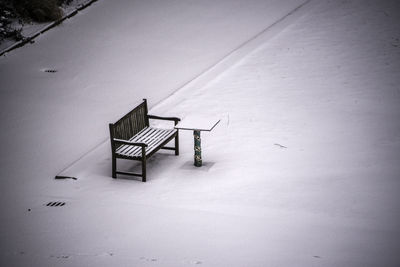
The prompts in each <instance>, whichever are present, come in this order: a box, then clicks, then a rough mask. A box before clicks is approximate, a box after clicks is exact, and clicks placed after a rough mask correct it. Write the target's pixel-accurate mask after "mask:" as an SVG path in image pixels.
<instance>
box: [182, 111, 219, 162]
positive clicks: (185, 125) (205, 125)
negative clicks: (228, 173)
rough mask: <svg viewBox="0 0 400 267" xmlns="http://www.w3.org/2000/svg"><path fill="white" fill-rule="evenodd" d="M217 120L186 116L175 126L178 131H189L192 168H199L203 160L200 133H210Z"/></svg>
mask: <svg viewBox="0 0 400 267" xmlns="http://www.w3.org/2000/svg"><path fill="white" fill-rule="evenodd" d="M219 121H220V120H219V119H218V118H215V117H211V118H210V117H206V116H187V117H185V118H184V119H183V121H180V122H179V123H178V124H177V125H175V129H178V130H191V131H193V137H194V166H196V167H201V166H202V165H203V160H202V158H201V139H200V132H201V131H207V132H211V131H212V129H214V127H215V126H216V125H217V124H218V123H219Z"/></svg>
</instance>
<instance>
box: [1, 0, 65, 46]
mask: <svg viewBox="0 0 400 267" xmlns="http://www.w3.org/2000/svg"><path fill="white" fill-rule="evenodd" d="M71 1H72V0H0V42H1V41H3V40H4V39H14V40H16V41H19V40H22V39H23V38H24V37H23V36H22V34H21V30H22V29H21V27H20V26H19V27H17V26H15V23H14V25H13V22H19V23H17V24H19V25H23V24H24V23H29V22H32V21H36V22H47V21H55V20H58V19H60V18H61V17H62V16H63V12H62V9H61V8H60V6H61V5H63V4H66V5H68V4H70V2H71Z"/></svg>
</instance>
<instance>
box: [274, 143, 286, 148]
mask: <svg viewBox="0 0 400 267" xmlns="http://www.w3.org/2000/svg"><path fill="white" fill-rule="evenodd" d="M274 145H275V146H278V147H280V148H287V147H285V146H283V145H281V144H274Z"/></svg>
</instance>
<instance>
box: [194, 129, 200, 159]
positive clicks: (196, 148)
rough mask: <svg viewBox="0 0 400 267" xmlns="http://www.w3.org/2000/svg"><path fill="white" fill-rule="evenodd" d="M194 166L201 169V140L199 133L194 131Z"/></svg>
mask: <svg viewBox="0 0 400 267" xmlns="http://www.w3.org/2000/svg"><path fill="white" fill-rule="evenodd" d="M193 135H194V166H196V167H201V165H202V161H201V139H200V131H194V132H193Z"/></svg>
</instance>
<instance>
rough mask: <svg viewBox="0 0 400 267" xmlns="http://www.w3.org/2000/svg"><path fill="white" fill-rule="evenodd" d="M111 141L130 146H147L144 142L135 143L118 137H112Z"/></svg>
mask: <svg viewBox="0 0 400 267" xmlns="http://www.w3.org/2000/svg"><path fill="white" fill-rule="evenodd" d="M113 141H114V142H115V143H119V144H124V145H130V146H141V147H147V146H148V145H147V144H145V143H135V142H131V141H127V140H122V139H118V138H114V139H113Z"/></svg>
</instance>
